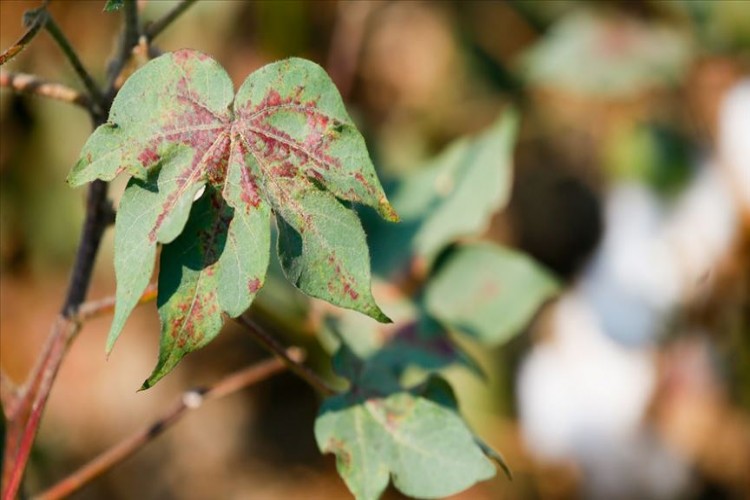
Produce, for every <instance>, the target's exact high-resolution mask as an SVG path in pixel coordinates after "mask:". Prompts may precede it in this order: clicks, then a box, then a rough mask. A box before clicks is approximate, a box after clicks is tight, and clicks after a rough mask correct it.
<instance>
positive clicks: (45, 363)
mask: <svg viewBox="0 0 750 500" xmlns="http://www.w3.org/2000/svg"><path fill="white" fill-rule="evenodd" d="M79 327H80V325H79V324H78V323H76V322H74V321H71V320H70V319H69V318H66V317H64V316H62V315H61V316H59V317H58V318H57V321H56V322H55V324H54V325H53V327H52V332H51V333H50V336H49V339H48V341H47V344H46V346H45V348H44V351H43V352H42V355H41V356H40V357H39V358H38V362H37V365H36V366H35V367H34V369H33V371H32V373H31V376H30V377H29V379H28V381H27V382H26V384H25V385H24V386H23V387H22V388H21V393H20V398H18V399H17V400H16V401H15V404H13V405H12V406H11V407H10V408H8V409H6V412H7V413H8V423H7V426H8V428H7V429H6V441H5V453H4V457H3V463H4V464H5V467H4V468H3V485H4V486H3V500H14V498H16V495H17V493H18V489H19V487H20V485H21V480H22V479H23V473H24V470H25V468H26V462H27V461H28V458H29V453H30V452H31V445H32V444H33V441H34V437H35V436H36V431H37V429H38V427H39V421H40V419H41V417H42V412H43V410H44V407H45V404H46V403H47V398H48V397H49V392H50V389H51V387H52V382H53V381H54V379H55V376H56V375H57V371H58V370H59V368H60V365H61V364H62V360H63V357H64V355H65V352H66V350H67V347H68V345H69V343H70V341H71V340H72V339H73V338H74V337H75V335H76V333H78V330H79Z"/></svg>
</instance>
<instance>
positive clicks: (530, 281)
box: [425, 243, 558, 344]
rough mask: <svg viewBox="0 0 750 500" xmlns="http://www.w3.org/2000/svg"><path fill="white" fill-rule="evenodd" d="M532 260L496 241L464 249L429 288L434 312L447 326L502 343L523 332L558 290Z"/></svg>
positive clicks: (429, 303)
mask: <svg viewBox="0 0 750 500" xmlns="http://www.w3.org/2000/svg"><path fill="white" fill-rule="evenodd" d="M557 289H558V286H557V282H556V281H555V279H554V278H553V277H552V276H551V275H550V274H549V273H547V272H546V271H544V270H543V269H542V268H541V267H539V266H538V265H537V264H535V263H534V262H533V261H532V260H531V259H530V258H528V257H526V256H525V255H523V254H520V253H518V252H513V251H511V250H508V249H506V248H503V247H501V246H499V245H494V244H490V243H481V244H472V245H466V246H463V247H460V248H459V249H458V250H456V252H455V253H454V254H453V255H451V256H450V257H449V258H448V260H447V262H445V264H444V265H443V266H442V267H441V268H440V269H439V270H438V272H437V275H436V276H435V277H433V278H432V279H431V280H430V282H429V284H428V285H427V292H426V298H425V301H426V304H427V309H428V310H429V312H430V314H432V315H433V316H434V317H435V318H437V319H438V320H440V321H441V322H443V323H444V324H445V325H447V326H449V327H451V328H455V329H457V330H461V331H464V332H466V333H468V334H470V335H473V336H475V337H477V338H478V339H480V340H483V341H485V342H489V343H492V344H499V343H502V342H505V341H506V340H508V339H510V338H511V337H512V336H513V335H515V334H516V333H518V332H519V331H520V330H521V329H522V328H523V327H524V325H525V324H526V323H527V322H528V321H529V320H530V319H531V317H532V316H533V315H534V313H535V312H536V310H537V308H538V307H539V306H540V305H541V304H542V303H543V302H544V301H545V300H547V299H548V298H550V297H551V296H552V295H554V294H555V293H556V292H557Z"/></svg>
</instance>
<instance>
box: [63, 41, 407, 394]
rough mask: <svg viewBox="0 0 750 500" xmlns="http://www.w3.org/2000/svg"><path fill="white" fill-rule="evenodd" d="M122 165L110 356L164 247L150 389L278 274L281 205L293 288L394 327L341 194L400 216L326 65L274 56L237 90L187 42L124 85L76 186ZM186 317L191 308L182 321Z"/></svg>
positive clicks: (92, 141) (76, 174)
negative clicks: (275, 257) (273, 233)
mask: <svg viewBox="0 0 750 500" xmlns="http://www.w3.org/2000/svg"><path fill="white" fill-rule="evenodd" d="M121 173H125V174H129V175H131V176H132V179H131V180H130V182H129V183H128V186H127V188H126V190H125V193H124V195H123V200H122V202H121V205H120V207H119V209H118V214H117V221H116V231H117V235H116V244H115V271H116V277H117V283H118V284H117V302H116V306H115V318H114V321H113V323H112V328H111V330H110V334H109V337H108V342H107V350H108V351H109V350H111V348H112V346H113V344H114V342H115V340H116V339H117V337H118V336H119V334H120V332H121V331H122V328H123V326H124V323H125V321H126V319H127V317H128V316H129V314H130V313H131V312H132V309H133V307H135V305H136V304H137V302H138V298H139V297H140V295H141V294H142V293H143V290H144V289H145V287H146V286H147V284H148V280H149V279H150V276H151V273H152V271H153V260H154V257H155V253H156V247H157V245H158V244H162V245H164V250H163V253H162V258H161V266H160V276H159V311H160V315H161V318H162V342H161V347H162V349H161V352H160V357H159V365H158V366H157V368H156V370H155V371H154V374H153V375H152V377H151V378H149V381H147V383H146V385H152V384H153V382H155V381H156V380H158V378H160V377H161V376H163V375H164V374H165V373H166V372H167V371H168V370H169V369H170V368H171V367H172V366H174V364H175V363H176V362H177V361H178V360H179V358H181V357H182V356H183V355H184V354H185V353H187V352H190V351H191V350H194V349H197V348H199V347H201V346H203V345H205V343H206V342H207V341H208V340H207V339H211V338H213V337H214V336H215V335H216V334H217V333H218V329H219V328H220V326H221V323H222V321H221V320H220V317H221V313H222V312H224V313H227V314H228V315H230V316H237V315H239V314H241V313H242V312H243V311H244V310H245V309H247V307H249V305H250V303H251V302H252V300H253V297H254V295H255V293H256V292H257V290H258V289H259V288H260V287H261V286H262V285H263V282H264V279H265V273H266V267H267V264H268V252H269V250H268V247H269V246H270V236H269V232H270V227H269V224H270V218H271V214H272V213H273V214H274V215H275V218H276V221H277V226H278V227H279V232H280V237H279V239H278V254H279V257H280V261H281V263H282V267H283V270H284V272H285V274H286V276H287V277H288V279H289V280H290V281H291V282H292V283H293V284H294V285H296V286H297V287H299V288H300V289H301V290H302V291H303V292H305V293H307V294H308V295H312V296H314V297H318V298H321V299H324V300H327V301H329V302H331V303H333V304H335V305H338V306H341V307H345V308H350V309H354V310H357V311H360V312H362V313H364V314H368V315H370V316H372V317H374V318H376V319H377V320H379V321H388V318H387V317H386V316H385V315H384V314H383V313H382V311H381V310H380V308H379V307H378V306H377V304H376V303H375V300H374V299H373V297H372V293H371V290H370V267H369V266H370V263H369V252H368V247H367V244H366V240H365V235H364V231H363V230H362V227H361V225H360V222H359V219H358V218H357V217H356V215H355V214H354V212H353V211H352V210H351V209H350V208H349V207H348V206H345V205H343V204H342V202H353V203H358V204H363V205H368V206H370V207H373V208H374V209H376V210H377V211H378V213H380V214H381V215H382V216H383V217H384V218H386V219H388V220H391V221H395V220H397V218H398V216H397V215H396V213H395V211H394V210H393V208H392V207H391V206H390V204H389V203H388V201H387V200H386V198H385V195H384V193H383V190H382V187H381V185H380V182H379V180H378V178H377V176H376V174H375V169H374V167H373V165H372V162H371V160H370V158H369V155H368V152H367V148H366V145H365V142H364V139H363V138H362V136H361V134H360V133H359V132H358V131H357V129H356V127H355V126H354V124H353V123H352V121H351V119H350V118H349V116H348V114H347V112H346V109H345V107H344V104H343V101H342V100H341V97H340V95H339V94H338V91H337V90H336V88H335V86H334V84H333V82H331V80H330V78H329V77H328V75H327V74H326V73H325V71H324V70H323V69H322V68H321V67H320V66H318V65H316V64H314V63H312V62H310V61H306V60H303V59H296V58H292V59H287V60H284V61H280V62H277V63H274V64H270V65H268V66H265V67H263V68H261V69H259V70H258V71H256V72H254V73H252V74H251V75H250V76H249V77H248V78H247V79H246V80H245V82H244V83H243V84H242V85H241V87H240V89H239V91H238V92H237V94H236V96H235V93H234V89H233V85H232V82H231V80H230V79H229V76H228V75H227V74H226V72H225V71H224V70H223V68H221V66H220V65H219V64H218V63H217V62H216V61H214V60H213V59H211V58H210V57H209V56H207V55H205V54H202V53H200V52H197V51H194V50H180V51H177V52H173V53H169V54H165V55H163V56H161V57H158V58H156V59H154V60H152V61H151V62H149V63H148V64H146V65H145V66H144V67H142V68H141V69H140V70H138V71H137V72H136V73H134V74H133V75H132V76H131V77H130V78H129V79H128V80H127V81H126V83H125V85H123V87H122V89H121V90H120V92H119V93H118V95H117V97H116V98H115V100H114V102H113V104H112V108H111V112H110V115H109V119H108V121H107V123H105V124H104V125H102V126H100V127H99V128H97V130H96V131H94V133H93V134H92V136H91V137H90V138H89V140H88V141H87V143H86V144H85V145H84V147H83V150H82V152H81V156H80V159H79V161H78V162H77V164H76V165H75V166H74V167H73V169H72V171H71V173H70V175H69V177H68V181H69V183H70V184H71V185H73V186H78V185H81V184H84V183H86V182H90V181H93V180H94V179H101V180H104V181H110V180H112V179H114V178H115V177H116V176H117V175H118V174H121ZM203 190H205V193H203V195H202V196H201V193H202V191H203ZM198 197H200V200H199V201H198V202H197V204H196V205H193V204H194V202H195V199H196V198H198ZM191 206H194V207H197V208H194V210H193V212H192V213H191V210H190V209H191ZM188 214H191V215H190V222H188ZM186 224H187V225H188V227H189V231H188V233H189V234H187V235H184V236H183V231H184V230H185V227H186ZM196 245H197V246H196ZM165 273H166V274H165ZM221 276H223V278H222V277H221ZM225 278H226V281H225ZM190 304H193V306H194V305H195V304H201V305H202V308H201V310H203V306H205V311H206V312H208V311H209V310H210V314H206V315H204V316H201V315H200V314H198V313H199V312H200V311H198V310H196V309H194V308H193V306H191V305H190ZM186 311H190V314H191V316H189V317H188V318H183V317H182V316H181V315H182V314H183V313H185V312H186ZM217 318H219V319H218V320H217Z"/></svg>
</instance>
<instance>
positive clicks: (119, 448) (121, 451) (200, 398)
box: [35, 349, 304, 500]
mask: <svg viewBox="0 0 750 500" xmlns="http://www.w3.org/2000/svg"><path fill="white" fill-rule="evenodd" d="M286 355H287V356H288V357H289V358H290V359H293V360H295V361H296V362H297V363H299V362H301V361H302V359H303V358H304V353H303V352H302V351H300V350H299V349H289V350H288V351H287V352H286ZM284 368H285V365H284V363H283V362H282V361H281V360H279V359H275V358H271V359H268V360H265V361H262V362H260V363H258V364H256V365H253V366H250V367H248V368H245V369H243V370H240V371H238V372H236V373H233V374H231V375H229V376H227V377H225V378H223V379H222V380H220V381H219V382H218V383H216V384H215V385H213V386H212V387H210V388H196V389H191V390H189V391H186V392H184V393H183V394H182V397H181V398H180V399H179V400H178V401H176V402H175V404H174V405H173V406H172V408H170V409H169V411H167V412H165V413H164V414H163V415H162V416H161V417H160V418H159V419H157V420H156V421H155V422H153V423H152V424H151V425H149V426H147V427H145V428H143V429H141V430H140V431H138V432H136V433H134V434H132V435H130V436H129V437H127V438H125V439H123V440H122V441H120V442H119V443H117V444H115V445H114V446H112V447H111V448H109V449H108V450H106V451H105V452H103V453H102V454H100V455H99V456H97V457H96V458H94V459H93V460H91V461H90V462H88V463H87V464H86V465H84V466H83V467H81V468H80V469H78V470H77V471H75V472H73V473H72V474H70V475H69V476H67V477H66V478H65V479H63V480H62V481H60V482H58V483H57V484H55V485H54V486H52V487H51V488H49V489H47V490H45V491H44V492H42V493H40V494H39V495H37V496H36V497H35V499H36V500H56V499H59V498H66V497H68V496H69V495H71V494H73V493H74V492H76V491H78V490H79V489H81V488H82V487H83V486H85V485H87V484H88V483H90V482H91V481H92V480H94V479H96V478H97V477H99V476H101V475H102V474H104V473H105V472H107V471H109V470H110V469H112V468H113V467H114V466H116V465H117V464H119V463H121V462H122V461H124V460H125V459H126V458H128V457H130V456H131V455H133V454H134V453H135V452H137V451H138V450H140V449H141V448H143V447H144V446H145V445H147V444H148V443H150V442H151V441H153V440H154V439H155V438H156V437H157V436H159V435H160V434H161V433H162V432H164V431H165V430H167V429H168V428H169V427H171V426H172V425H174V424H175V423H176V422H177V421H179V420H180V419H181V418H182V417H183V416H184V415H185V414H186V413H187V411H188V410H194V409H197V408H199V407H200V406H201V405H202V404H203V403H204V402H206V401H208V400H211V399H219V398H222V397H224V396H228V395H230V394H233V393H235V392H237V391H239V390H241V389H244V388H246V387H249V386H251V385H254V384H256V383H258V382H261V381H263V380H265V379H267V378H268V377H270V376H271V375H275V374H277V373H279V372H281V371H283V370H284Z"/></svg>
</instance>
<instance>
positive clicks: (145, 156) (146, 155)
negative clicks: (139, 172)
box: [138, 147, 159, 167]
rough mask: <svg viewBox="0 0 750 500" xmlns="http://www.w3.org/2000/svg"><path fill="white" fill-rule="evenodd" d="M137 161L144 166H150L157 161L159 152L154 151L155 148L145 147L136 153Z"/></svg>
mask: <svg viewBox="0 0 750 500" xmlns="http://www.w3.org/2000/svg"><path fill="white" fill-rule="evenodd" d="M138 161H139V162H141V165H143V166H144V167H150V166H151V165H154V164H156V163H157V162H158V161H159V153H157V152H156V149H154V148H149V147H147V148H146V149H144V150H143V151H141V153H140V154H139V155H138Z"/></svg>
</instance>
